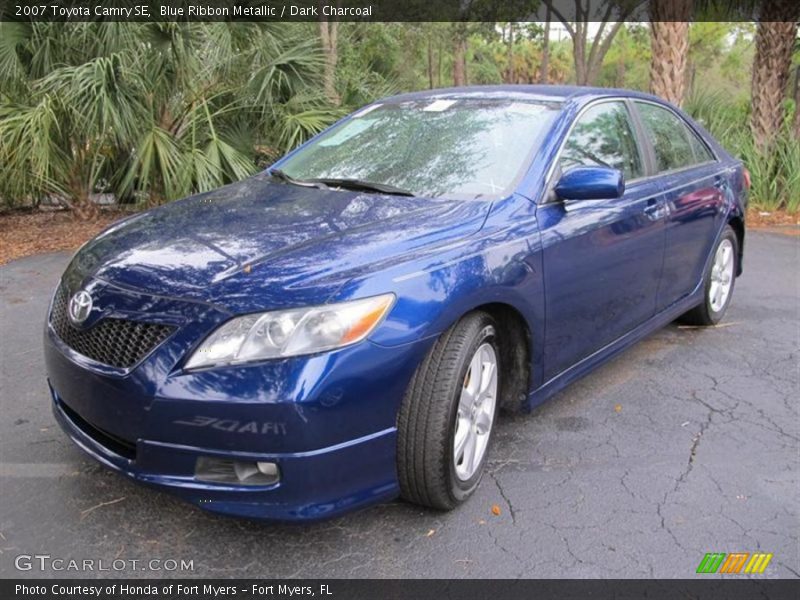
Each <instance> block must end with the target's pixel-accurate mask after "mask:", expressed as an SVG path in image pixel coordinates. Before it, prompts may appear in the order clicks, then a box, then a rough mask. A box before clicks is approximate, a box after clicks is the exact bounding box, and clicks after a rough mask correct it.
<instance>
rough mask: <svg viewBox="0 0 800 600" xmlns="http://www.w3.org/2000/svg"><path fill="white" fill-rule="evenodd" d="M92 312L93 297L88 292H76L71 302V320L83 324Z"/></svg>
mask: <svg viewBox="0 0 800 600" xmlns="http://www.w3.org/2000/svg"><path fill="white" fill-rule="evenodd" d="M90 312H92V297H91V296H90V295H89V292H87V291H86V290H81V291H79V292H76V293H75V295H74V296H72V298H70V300H69V320H70V321H72V322H73V323H75V324H76V325H77V324H79V323H83V322H84V321H85V320H86V318H87V317H88V316H89V313H90Z"/></svg>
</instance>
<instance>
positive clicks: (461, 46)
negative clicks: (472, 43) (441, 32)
mask: <svg viewBox="0 0 800 600" xmlns="http://www.w3.org/2000/svg"><path fill="white" fill-rule="evenodd" d="M466 61H467V38H466V36H461V35H456V38H455V39H454V40H453V85H455V86H456V87H458V86H461V85H466V84H467V65H466Z"/></svg>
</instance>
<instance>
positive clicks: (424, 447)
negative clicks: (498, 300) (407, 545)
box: [397, 312, 501, 510]
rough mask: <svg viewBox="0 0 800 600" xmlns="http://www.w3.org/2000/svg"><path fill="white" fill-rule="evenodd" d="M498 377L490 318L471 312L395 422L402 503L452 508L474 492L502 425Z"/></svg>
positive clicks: (441, 342) (420, 373)
mask: <svg viewBox="0 0 800 600" xmlns="http://www.w3.org/2000/svg"><path fill="white" fill-rule="evenodd" d="M500 374H501V370H500V352H499V348H498V340H497V329H496V326H495V322H494V320H493V319H492V317H491V316H490V315H488V314H486V313H483V312H474V313H471V314H469V315H467V316H466V317H464V318H463V319H461V320H460V321H459V322H458V323H456V324H455V325H453V327H451V328H450V329H448V330H447V331H446V332H445V333H443V334H442V335H441V336H440V337H439V339H438V340H437V341H436V344H435V345H434V347H433V348H432V349H431V351H430V352H429V353H428V355H427V356H426V357H425V359H424V360H423V361H422V364H420V366H419V368H418V369H417V372H416V373H415V375H414V377H413V379H412V380H411V384H410V385H409V388H408V390H407V391H406V395H405V398H404V399H403V404H402V406H401V408H400V413H399V416H398V423H397V429H398V432H397V470H398V476H399V479H400V490H401V494H402V496H403V498H405V499H406V500H409V501H411V502H414V503H417V504H422V505H425V506H430V507H433V508H438V509H442V510H449V509H452V508H454V507H455V506H457V505H458V504H460V503H461V502H463V501H464V500H466V499H467V498H468V497H469V496H470V495H471V494H472V493H473V492H474V491H475V488H476V487H477V486H478V483H479V482H480V480H481V476H482V475H483V470H484V466H485V463H486V457H487V454H488V448H489V445H490V442H491V435H492V429H493V425H494V423H495V421H496V419H497V412H498V410H497V409H498V405H499V401H498V390H499V389H500V387H499V383H500Z"/></svg>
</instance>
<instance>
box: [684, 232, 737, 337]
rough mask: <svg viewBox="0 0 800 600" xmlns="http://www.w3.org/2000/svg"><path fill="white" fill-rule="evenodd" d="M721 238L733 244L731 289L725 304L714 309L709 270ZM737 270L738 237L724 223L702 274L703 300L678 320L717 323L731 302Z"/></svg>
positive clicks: (697, 323)
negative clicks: (723, 227)
mask: <svg viewBox="0 0 800 600" xmlns="http://www.w3.org/2000/svg"><path fill="white" fill-rule="evenodd" d="M723 240H729V241H730V242H731V244H733V279H732V280H731V289H730V292H728V298H727V299H726V300H725V304H723V305H722V307H720V309H719V310H716V311H715V310H714V309H713V307H712V306H711V293H710V292H711V270H712V268H713V266H714V257H715V256H716V254H717V248H719V246H720V244H722V242H723ZM738 272H739V238H737V237H736V232H735V231H734V230H733V228H732V227H731V226H730V225H726V226H725V231H723V232H722V235H721V236H720V238H719V240H718V241H717V244H716V246H714V252H713V253H712V254H711V260H710V261H709V264H708V267H707V268H706V272H705V274H704V276H703V281H704V284H703V290H704V291H703V301H702V302H701V303H700V304H698V305H697V306H695V307H694V308H693V309H692V310H690V311H688V312H686V313H684V314H683V315H682V316H681V317H680V319H679V320H680V321H681V322H682V323H685V324H687V325H696V326H699V327H709V326H713V325H716V324H717V323H719V322H720V321H721V320H722V318H723V317H724V316H725V312H726V311H727V310H728V306H730V304H731V298H733V289H734V287H735V285H736V274H737V273H738Z"/></svg>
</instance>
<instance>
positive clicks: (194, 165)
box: [0, 22, 338, 218]
mask: <svg viewBox="0 0 800 600" xmlns="http://www.w3.org/2000/svg"><path fill="white" fill-rule="evenodd" d="M300 27H306V28H310V26H305V25H303V26H300ZM307 33H308V32H307V31H306V30H301V29H298V27H290V28H287V27H285V26H283V27H278V26H277V25H275V24H261V23H240V24H230V23H146V24H130V23H125V24H123V23H69V24H63V23H10V22H3V23H0V89H1V90H3V92H2V93H0V162H2V163H3V165H4V168H5V169H8V172H10V173H14V177H8V178H3V180H2V181H0V196H2V197H4V198H6V199H9V198H16V199H18V200H30V199H35V198H41V197H44V196H48V197H51V198H57V199H59V200H60V201H61V202H62V203H63V204H65V205H66V206H68V207H70V208H72V209H73V210H74V211H75V214H76V215H77V216H79V217H81V218H91V217H92V216H93V214H94V213H95V211H96V207H95V204H94V202H92V195H93V194H94V193H95V192H96V191H98V190H100V189H106V190H108V191H111V192H113V193H115V194H116V195H117V197H120V198H121V197H131V198H146V199H147V200H148V202H149V203H150V204H154V203H158V202H162V201H164V200H169V199H173V198H176V197H179V196H183V195H186V194H189V193H191V192H195V191H202V190H208V189H212V188H214V187H217V186H219V185H221V184H223V183H226V182H229V181H232V180H236V179H240V178H242V177H245V176H247V175H248V174H250V173H252V172H254V171H255V169H256V168H257V159H258V156H259V155H263V156H265V158H266V159H267V160H268V159H270V158H274V156H275V155H276V154H279V153H280V152H281V151H283V150H286V149H289V148H291V147H292V146H294V145H296V144H297V143H299V142H300V141H302V140H303V139H305V138H306V137H307V136H308V135H311V134H313V133H315V132H317V131H320V130H321V129H322V128H324V127H325V126H326V125H327V124H329V123H330V122H331V121H332V120H333V119H334V118H335V117H336V116H337V114H338V111H336V110H333V109H332V108H331V107H330V105H329V104H328V102H327V101H326V100H325V98H324V97H323V96H322V95H321V94H320V93H319V92H318V91H315V90H318V89H321V86H320V85H318V83H319V82H318V75H317V74H318V73H320V72H322V68H321V67H322V64H323V56H322V54H321V53H320V51H319V48H318V46H317V45H316V44H315V42H314V40H313V38H311V39H309V37H310V36H308V35H306V34H307Z"/></svg>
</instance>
